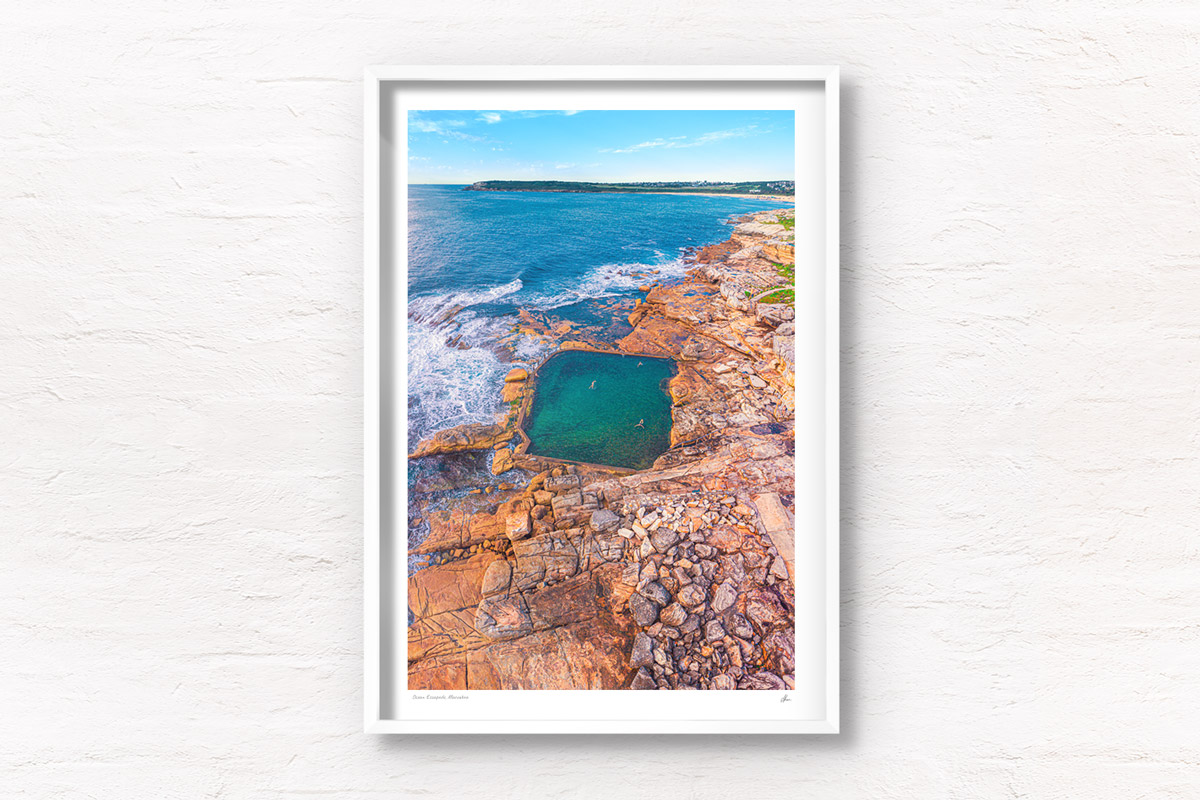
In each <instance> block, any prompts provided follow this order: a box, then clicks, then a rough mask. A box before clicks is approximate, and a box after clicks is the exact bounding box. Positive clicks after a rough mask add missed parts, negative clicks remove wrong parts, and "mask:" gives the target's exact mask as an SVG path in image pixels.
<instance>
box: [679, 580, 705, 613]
mask: <svg viewBox="0 0 1200 800" xmlns="http://www.w3.org/2000/svg"><path fill="white" fill-rule="evenodd" d="M679 602H681V603H683V604H684V605H685V606H687V607H688V608H692V607H694V606H698V605H700V604H701V603H703V602H704V590H703V589H701V588H700V587H699V586H697V585H696V584H694V583H691V584H688V585H687V586H684V587H683V588H682V589H680V590H679Z"/></svg>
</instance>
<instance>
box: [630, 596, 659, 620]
mask: <svg viewBox="0 0 1200 800" xmlns="http://www.w3.org/2000/svg"><path fill="white" fill-rule="evenodd" d="M658 609H659V605H658V603H655V602H654V601H653V600H648V599H647V598H645V597H643V596H642V595H640V594H632V595H630V596H629V613H630V615H631V616H632V617H633V621H634V622H636V623H637V624H638V625H641V626H642V627H643V628H646V627H649V626H651V625H653V624H654V623H655V621H656V620H657V619H658Z"/></svg>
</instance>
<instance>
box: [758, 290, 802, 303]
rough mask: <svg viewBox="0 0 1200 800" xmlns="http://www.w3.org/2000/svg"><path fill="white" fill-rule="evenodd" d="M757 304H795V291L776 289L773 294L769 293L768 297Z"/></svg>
mask: <svg viewBox="0 0 1200 800" xmlns="http://www.w3.org/2000/svg"><path fill="white" fill-rule="evenodd" d="M758 302H760V303H788V304H794V303H795V302H796V290H795V289H778V290H776V291H774V292H771V293H770V294H769V295H767V296H766V297H764V298H762V299H761V300H759V301H758Z"/></svg>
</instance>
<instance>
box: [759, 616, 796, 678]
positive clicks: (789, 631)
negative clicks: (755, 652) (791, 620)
mask: <svg viewBox="0 0 1200 800" xmlns="http://www.w3.org/2000/svg"><path fill="white" fill-rule="evenodd" d="M763 653H764V654H765V655H766V659H767V664H768V665H769V666H771V667H772V668H774V669H775V670H777V671H779V672H780V673H781V674H784V675H790V674H793V673H795V671H796V629H795V628H793V627H792V626H791V625H787V626H784V627H782V628H778V629H776V630H774V631H771V633H769V634H768V635H767V636H766V637H764V639H763Z"/></svg>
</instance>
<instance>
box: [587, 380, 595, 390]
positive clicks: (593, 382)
mask: <svg viewBox="0 0 1200 800" xmlns="http://www.w3.org/2000/svg"><path fill="white" fill-rule="evenodd" d="M588 388H589V389H595V388H596V382H595V381H592V385H591V386H589V387H588Z"/></svg>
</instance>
